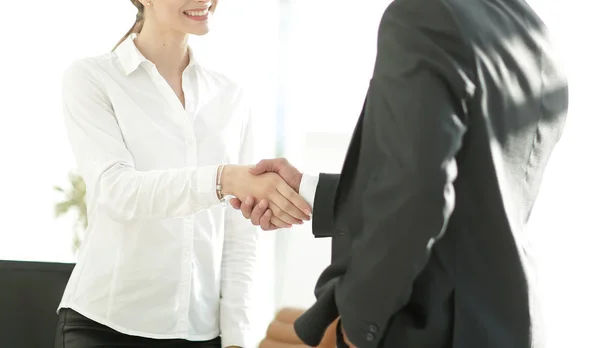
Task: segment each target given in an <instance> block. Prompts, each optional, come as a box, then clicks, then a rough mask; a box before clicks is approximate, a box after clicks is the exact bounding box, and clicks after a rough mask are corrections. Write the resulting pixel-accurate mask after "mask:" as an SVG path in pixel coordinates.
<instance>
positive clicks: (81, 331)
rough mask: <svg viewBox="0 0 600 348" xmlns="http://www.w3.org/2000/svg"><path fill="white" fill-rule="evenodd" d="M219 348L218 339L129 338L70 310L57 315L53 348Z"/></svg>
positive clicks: (219, 341) (219, 338) (219, 339)
mask: <svg viewBox="0 0 600 348" xmlns="http://www.w3.org/2000/svg"><path fill="white" fill-rule="evenodd" d="M100 347H102V348H109V347H112V348H221V337H216V338H214V339H212V340H210V341H186V340H180V339H152V338H145V337H138V336H129V335H125V334H122V333H120V332H117V331H115V330H113V329H111V328H109V327H107V326H104V325H101V324H98V323H96V322H95V321H93V320H91V319H88V318H86V317H84V316H83V315H81V314H79V313H77V312H75V311H74V310H72V309H65V308H63V309H61V310H60V312H59V314H58V325H57V327H56V339H55V342H54V348H100Z"/></svg>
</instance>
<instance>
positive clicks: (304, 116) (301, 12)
mask: <svg viewBox="0 0 600 348" xmlns="http://www.w3.org/2000/svg"><path fill="white" fill-rule="evenodd" d="M390 2H391V0H370V1H369V2H368V4H366V3H364V2H361V3H360V5H359V6H353V5H349V3H348V1H344V0H329V1H321V2H319V3H318V4H317V5H316V6H315V4H314V3H311V2H307V1H302V0H297V1H286V2H285V3H286V5H285V6H284V8H283V11H282V15H283V16H285V17H284V19H285V20H286V29H287V30H286V31H285V32H283V33H282V35H284V37H282V40H284V41H285V42H286V43H287V44H286V45H284V47H283V54H284V55H285V57H286V59H285V62H284V65H283V66H282V71H281V74H283V75H284V78H283V81H282V90H281V91H280V93H281V97H282V105H283V109H282V112H283V117H284V120H283V121H284V124H283V126H282V128H283V130H284V132H285V133H284V136H285V137H284V145H285V155H286V157H287V158H289V159H290V161H291V162H292V163H293V164H295V165H296V166H298V168H300V169H302V170H304V171H306V172H309V173H310V172H312V173H319V172H330V173H339V171H340V169H341V165H342V162H343V159H344V155H345V153H346V148H347V144H348V141H349V137H350V133H351V132H352V130H353V128H354V124H355V123H356V120H357V119H358V116H359V113H360V110H361V108H362V104H363V100H364V96H365V92H366V90H367V87H368V83H369V80H370V78H371V74H372V71H373V63H374V60H375V53H376V39H377V29H378V26H379V20H380V18H381V14H382V13H383V10H384V9H385V7H387V5H388V4H389V3H390ZM330 247H331V242H330V240H329V239H315V238H314V237H313V236H312V232H311V227H310V224H309V225H306V226H302V227H294V228H293V229H291V230H284V231H279V232H278V234H277V251H276V253H277V254H276V260H277V271H276V278H277V293H276V298H277V302H276V306H277V307H278V308H279V307H284V306H293V307H300V308H306V307H309V306H310V305H311V304H312V303H314V295H313V289H314V285H315V283H316V280H317V278H318V276H319V275H320V274H321V272H322V271H323V269H324V268H325V267H326V266H327V265H328V264H329V260H330V257H331V252H330Z"/></svg>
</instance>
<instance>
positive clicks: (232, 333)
mask: <svg viewBox="0 0 600 348" xmlns="http://www.w3.org/2000/svg"><path fill="white" fill-rule="evenodd" d="M249 337H250V330H244V329H241V328H229V329H228V328H221V347H223V348H226V347H232V346H233V347H242V348H250V341H249V339H248V338H249Z"/></svg>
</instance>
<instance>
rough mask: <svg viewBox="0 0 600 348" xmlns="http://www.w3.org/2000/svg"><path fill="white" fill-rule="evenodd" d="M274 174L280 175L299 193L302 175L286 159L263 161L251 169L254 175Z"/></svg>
mask: <svg viewBox="0 0 600 348" xmlns="http://www.w3.org/2000/svg"><path fill="white" fill-rule="evenodd" d="M268 172H273V173H277V174H279V176H281V178H282V179H283V180H285V182H286V183H287V184H288V185H290V187H291V188H293V189H294V191H296V192H298V190H299V189H300V182H301V181H302V173H300V171H299V170H298V169H296V167H294V166H293V165H291V164H290V162H288V160H287V159H285V158H275V159H269V160H262V161H260V162H258V164H257V165H256V166H254V167H252V168H251V169H250V173H252V174H254V175H260V174H263V173H268Z"/></svg>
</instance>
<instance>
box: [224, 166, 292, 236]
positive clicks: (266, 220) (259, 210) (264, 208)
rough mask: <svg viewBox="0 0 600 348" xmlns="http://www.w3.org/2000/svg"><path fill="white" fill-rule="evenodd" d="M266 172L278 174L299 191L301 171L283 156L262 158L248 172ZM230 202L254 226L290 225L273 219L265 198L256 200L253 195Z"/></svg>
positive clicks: (270, 229) (265, 228) (282, 226)
mask: <svg viewBox="0 0 600 348" xmlns="http://www.w3.org/2000/svg"><path fill="white" fill-rule="evenodd" d="M268 172H274V173H277V174H279V176H281V178H282V179H283V180H284V181H285V182H286V183H287V184H288V185H289V186H290V187H291V188H292V189H294V191H296V192H298V191H299V189H300V182H301V181H302V173H300V171H299V170H298V169H296V167H294V166H292V165H291V164H290V163H289V162H288V160H286V159H285V158H276V159H270V160H262V161H260V162H259V163H258V164H257V165H256V166H254V167H252V168H251V169H250V173H251V174H254V175H261V174H264V173H268ZM230 203H231V206H232V207H233V208H235V209H240V210H241V211H242V214H243V215H244V217H245V218H246V219H250V221H252V224H253V225H254V226H260V227H261V228H262V229H263V230H264V231H272V230H276V229H278V228H289V227H291V226H292V225H291V224H282V223H281V222H280V221H277V219H273V212H272V211H271V210H270V209H269V202H268V201H267V200H264V199H263V200H261V201H258V202H257V201H256V200H255V198H254V197H247V198H246V199H245V200H244V202H243V203H242V202H241V201H240V200H239V199H237V198H233V199H231V200H230ZM300 223H302V222H300Z"/></svg>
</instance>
